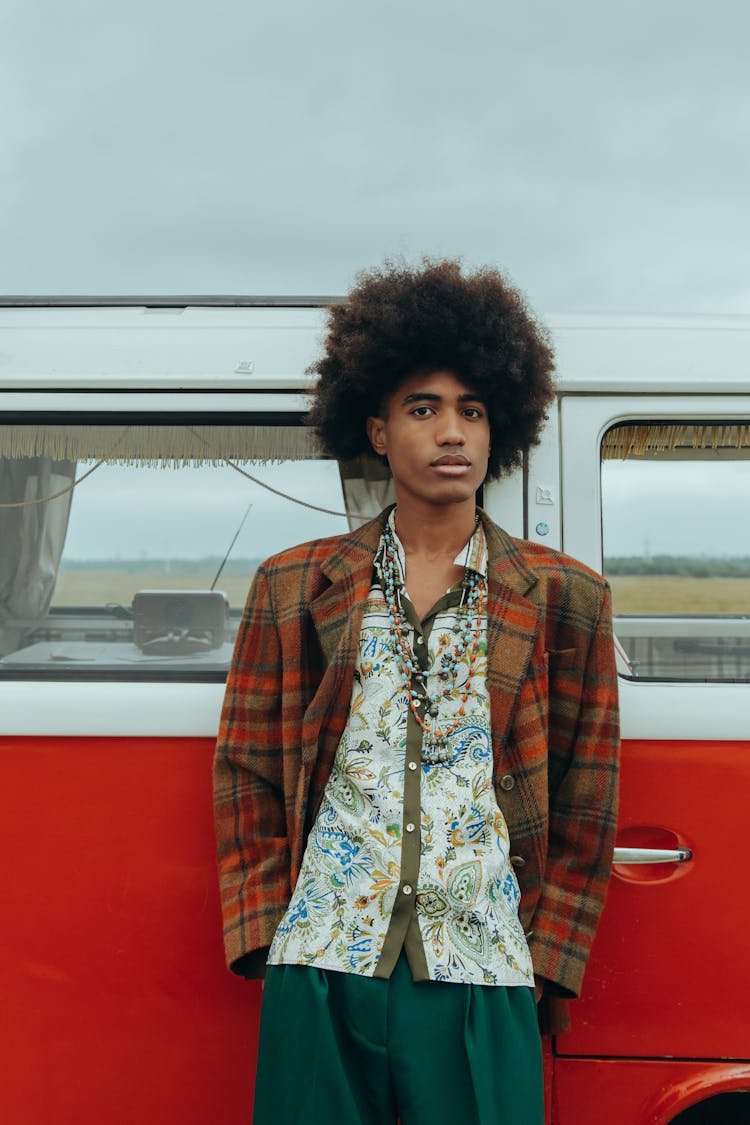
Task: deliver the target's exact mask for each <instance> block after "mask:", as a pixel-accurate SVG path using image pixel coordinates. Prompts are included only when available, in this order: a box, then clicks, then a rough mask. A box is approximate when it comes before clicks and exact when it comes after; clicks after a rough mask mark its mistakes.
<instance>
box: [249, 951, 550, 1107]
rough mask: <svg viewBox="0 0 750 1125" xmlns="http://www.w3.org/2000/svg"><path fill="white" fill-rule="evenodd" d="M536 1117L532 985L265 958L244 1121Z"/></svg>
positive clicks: (401, 964)
mask: <svg viewBox="0 0 750 1125" xmlns="http://www.w3.org/2000/svg"><path fill="white" fill-rule="evenodd" d="M397 1120H398V1121H400V1123H401V1125H544V1093H543V1082H542V1061H541V1041H540V1038H539V1031H538V1028H537V1018H536V1004H535V1002H534V990H533V989H530V988H524V987H520V988H516V987H514V988H503V987H494V986H489V985H476V984H445V983H438V982H434V981H426V982H425V981H423V982H420V983H415V982H414V981H413V980H412V978H411V972H410V970H409V967H408V964H407V962H406V958H405V956H404V954H403V953H402V955H401V957H400V959H399V961H398V964H397V965H396V968H395V969H394V971H393V974H392V975H391V977H390V979H389V980H373V979H371V978H369V977H359V976H355V975H352V974H348V973H337V972H332V971H328V970H325V969H315V968H307V967H305V966H301V965H270V966H269V967H268V970H267V976H266V983H265V986H264V990H263V1007H262V1012H261V1021H260V1046H259V1051H258V1070H257V1077H256V1086H255V1111H254V1115H253V1125H393V1123H395V1122H396V1121H397Z"/></svg>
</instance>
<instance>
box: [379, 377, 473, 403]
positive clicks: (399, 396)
mask: <svg viewBox="0 0 750 1125" xmlns="http://www.w3.org/2000/svg"><path fill="white" fill-rule="evenodd" d="M422 395H424V396H425V397H426V398H427V397H429V398H436V397H437V398H440V399H446V400H452V401H464V402H465V401H469V400H471V401H473V402H480V401H481V398H480V396H479V395H478V394H477V393H476V391H475V390H474V388H473V387H471V386H469V384H468V383H465V382H464V381H463V380H462V379H460V378H459V377H458V376H457V375H456V374H455V372H453V371H443V370H438V371H427V372H425V371H422V372H417V373H416V374H414V375H407V377H406V378H405V379H404V380H403V382H402V383H400V384H399V386H398V387H396V389H395V391H393V393H392V394H391V395H390V396H389V403H390V405H393V406H397V405H399V404H400V403H403V402H405V401H406V400H407V399H408V400H410V401H413V400H414V397H415V396H416V397H419V396H422Z"/></svg>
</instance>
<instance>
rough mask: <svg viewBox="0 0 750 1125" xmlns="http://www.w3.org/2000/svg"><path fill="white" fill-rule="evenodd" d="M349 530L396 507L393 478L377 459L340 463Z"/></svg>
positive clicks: (358, 458) (389, 471)
mask: <svg viewBox="0 0 750 1125" xmlns="http://www.w3.org/2000/svg"><path fill="white" fill-rule="evenodd" d="M339 475H340V477H341V487H342V489H343V492H344V504H345V506H346V518H347V520H348V521H349V528H350V530H351V529H354V528H355V527H359V526H360V524H363V523H365V522H366V521H367V520H371V519H372V518H373V517H374V516H377V515H378V513H379V512H382V510H383V508H385V507H387V506H388V504H393V503H395V500H396V493H395V491H394V488H393V477H392V476H391V470H390V469H389V468H388V466H387V465H384V464H383V463H382V462H381V461H378V460H377V458H375V457H356V458H354V460H352V461H340V462H339Z"/></svg>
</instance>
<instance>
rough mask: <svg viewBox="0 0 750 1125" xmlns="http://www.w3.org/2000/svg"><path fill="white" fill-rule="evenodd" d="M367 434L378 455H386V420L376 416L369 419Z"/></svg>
mask: <svg viewBox="0 0 750 1125" xmlns="http://www.w3.org/2000/svg"><path fill="white" fill-rule="evenodd" d="M367 436H368V438H369V439H370V445H371V446H372V448H373V449H374V451H375V452H376V453H377V455H378V457H385V449H386V440H385V420H384V419H383V418H377V417H375V416H373V417H371V418H368V419H367Z"/></svg>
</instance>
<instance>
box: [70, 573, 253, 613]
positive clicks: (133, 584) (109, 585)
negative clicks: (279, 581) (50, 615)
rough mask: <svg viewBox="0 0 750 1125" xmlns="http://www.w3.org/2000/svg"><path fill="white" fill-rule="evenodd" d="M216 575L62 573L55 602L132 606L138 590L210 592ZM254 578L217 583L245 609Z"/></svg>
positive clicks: (238, 577)
mask: <svg viewBox="0 0 750 1125" xmlns="http://www.w3.org/2000/svg"><path fill="white" fill-rule="evenodd" d="M213 578H214V576H213V574H205V575H204V574H190V575H185V574H164V572H163V571H162V572H161V573H158V572H157V573H154V574H142V573H139V574H117V573H116V572H112V571H95V570H94V571H86V572H76V571H73V572H69V573H67V574H66V573H63V574H61V575H60V576H59V578H58V580H57V589H56V590H55V597H54V600H53V602H52V604H53V605H56V606H66V605H67V606H70V605H77V606H100V605H106V604H107V603H108V602H114V603H116V604H117V605H126V606H129V605H130V603H131V602H132V600H133V595H134V594H136V593H138V591H139V590H208V589H209V588H210V586H211V583H212V582H213ZM251 579H252V575H232V574H229V575H226V576H225V575H221V577H220V578H219V581H218V582H217V583H216V589H217V590H223V591H224V593H225V594H226V595H227V597H228V598H229V604H230V605H232V606H235V607H237V608H240V609H241V608H242V606H243V605H244V604H245V598H246V597H247V591H248V588H249V586H250V581H251Z"/></svg>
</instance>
